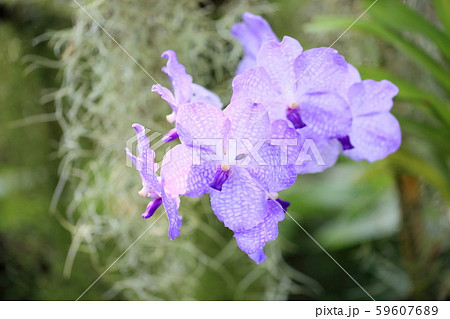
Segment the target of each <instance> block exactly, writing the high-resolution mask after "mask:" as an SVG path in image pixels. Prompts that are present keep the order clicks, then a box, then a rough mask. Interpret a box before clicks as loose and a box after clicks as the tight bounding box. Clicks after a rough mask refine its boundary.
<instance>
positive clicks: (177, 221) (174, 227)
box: [161, 190, 182, 240]
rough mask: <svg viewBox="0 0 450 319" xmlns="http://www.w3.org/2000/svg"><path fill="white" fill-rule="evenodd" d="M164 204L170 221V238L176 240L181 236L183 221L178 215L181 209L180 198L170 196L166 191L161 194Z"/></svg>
mask: <svg viewBox="0 0 450 319" xmlns="http://www.w3.org/2000/svg"><path fill="white" fill-rule="evenodd" d="M161 197H162V202H163V205H164V209H165V210H166V214H167V218H168V220H169V237H170V238H171V239H172V240H174V239H175V238H176V237H178V236H179V235H180V227H181V219H182V217H181V216H180V215H179V214H178V207H180V198H179V197H178V196H177V195H173V194H168V193H166V192H165V191H164V190H163V191H162V192H161Z"/></svg>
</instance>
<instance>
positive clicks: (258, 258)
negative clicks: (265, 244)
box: [248, 248, 266, 264]
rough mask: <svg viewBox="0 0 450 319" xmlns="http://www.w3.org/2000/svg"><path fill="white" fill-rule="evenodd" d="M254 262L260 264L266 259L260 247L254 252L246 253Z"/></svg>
mask: <svg viewBox="0 0 450 319" xmlns="http://www.w3.org/2000/svg"><path fill="white" fill-rule="evenodd" d="M248 256H249V257H250V258H251V259H252V260H253V261H254V262H255V263H257V264H260V263H262V262H263V261H264V260H266V254H264V249H262V248H260V249H258V250H257V251H256V252H254V253H252V254H249V255H248Z"/></svg>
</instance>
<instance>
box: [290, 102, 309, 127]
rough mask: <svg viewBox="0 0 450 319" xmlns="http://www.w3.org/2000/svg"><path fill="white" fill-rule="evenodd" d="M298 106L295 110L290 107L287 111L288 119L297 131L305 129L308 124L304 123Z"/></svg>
mask: <svg viewBox="0 0 450 319" xmlns="http://www.w3.org/2000/svg"><path fill="white" fill-rule="evenodd" d="M297 106H298V105H297ZM297 106H296V107H295V108H291V107H289V108H288V109H287V111H286V117H287V119H288V120H289V121H291V123H292V124H293V125H294V128H295V129H300V128H303V127H305V126H306V124H305V122H303V120H302V117H301V115H300V110H299V108H298V107H297Z"/></svg>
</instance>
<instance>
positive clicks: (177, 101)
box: [152, 50, 223, 142]
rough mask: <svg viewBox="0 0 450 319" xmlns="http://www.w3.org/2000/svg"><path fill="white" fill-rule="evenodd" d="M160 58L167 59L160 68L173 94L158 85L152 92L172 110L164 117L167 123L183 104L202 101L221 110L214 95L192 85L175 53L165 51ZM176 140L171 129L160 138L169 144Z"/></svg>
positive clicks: (219, 103)
mask: <svg viewBox="0 0 450 319" xmlns="http://www.w3.org/2000/svg"><path fill="white" fill-rule="evenodd" d="M161 56H162V57H163V58H166V59H167V65H166V66H165V67H163V68H162V71H163V72H164V73H166V74H167V76H168V77H169V79H170V82H171V84H172V88H173V94H172V92H171V91H170V90H169V89H167V88H165V87H163V86H161V85H160V84H155V85H153V87H152V91H153V92H156V93H158V94H159V95H160V96H161V98H162V99H163V100H165V101H166V102H167V103H168V104H169V105H170V107H171V108H172V113H171V114H169V115H167V117H166V118H167V121H168V122H169V123H173V122H174V121H175V119H176V116H177V112H178V108H179V107H180V106H181V105H183V104H185V103H190V102H196V101H202V102H205V103H208V104H210V105H214V106H216V107H218V108H220V109H221V108H222V106H223V105H222V102H221V101H220V98H219V97H218V96H217V95H216V94H215V93H213V92H211V91H209V90H207V89H205V88H204V87H203V86H201V85H198V84H195V83H193V81H192V76H190V75H189V74H187V73H186V68H185V67H184V65H182V64H181V63H179V62H178V59H177V55H176V53H175V51H172V50H168V51H165V52H164V53H163V54H162V55H161ZM177 138H178V134H177V131H176V129H172V130H170V131H169V133H168V134H167V135H165V136H164V137H163V138H162V141H163V142H170V141H173V140H175V139H177Z"/></svg>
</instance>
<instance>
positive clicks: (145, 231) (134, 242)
mask: <svg viewBox="0 0 450 319" xmlns="http://www.w3.org/2000/svg"><path fill="white" fill-rule="evenodd" d="M165 214H166V210H164V213H162V214H161V215H160V216H159V217H158V218H157V219H156V220H155V221H154V222H153V223H152V224H151V225H150V226H148V228H147V229H146V230H144V232H143V233H142V234H140V235H139V237H138V238H136V239H135V241H133V242H132V243H131V245H130V246H128V248H127V249H125V251H124V252H123V253H122V254H121V255H120V256H119V257H117V259H116V260H114V262H113V263H112V264H111V265H110V266H109V267H108V268H106V269H105V271H104V272H102V274H101V275H100V276H98V278H97V279H95V280H94V282H93V283H92V284H91V285H90V286H89V287H87V288H86V290H85V291H84V292H83V293H82V294H81V295H80V296H79V297H78V298H77V300H76V301H78V300H80V298H81V297H83V296H84V294H85V293H87V292H88V291H89V289H91V288H92V286H94V285H95V284H96V283H97V281H99V280H100V278H102V277H103V275H104V274H106V272H107V271H108V270H109V269H110V268H111V267H112V266H114V265H115V263H116V262H117V261H118V260H119V259H120V258H122V256H123V255H125V254H126V253H127V251H128V250H130V248H131V247H133V246H134V244H136V243H137V241H138V240H139V239H141V237H142V236H144V235H145V234H146V233H147V232H148V230H149V229H150V228H152V226H153V225H154V224H155V223H156V222H157V221H158V220H159V219H160V218H161V217H163V216H164V215H165Z"/></svg>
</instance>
